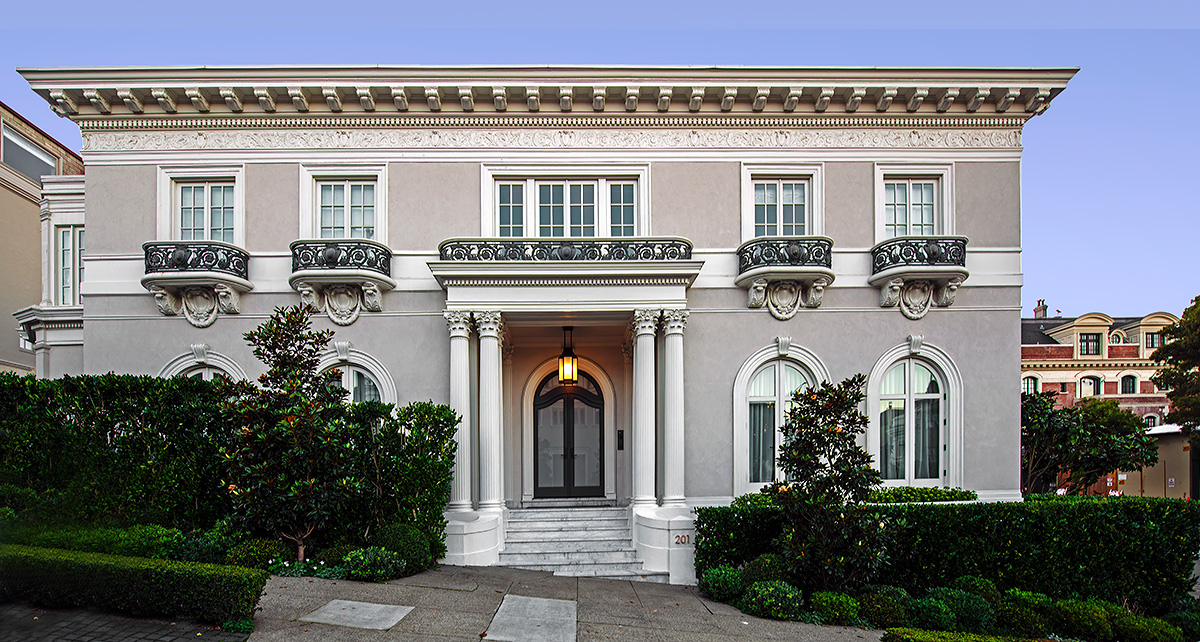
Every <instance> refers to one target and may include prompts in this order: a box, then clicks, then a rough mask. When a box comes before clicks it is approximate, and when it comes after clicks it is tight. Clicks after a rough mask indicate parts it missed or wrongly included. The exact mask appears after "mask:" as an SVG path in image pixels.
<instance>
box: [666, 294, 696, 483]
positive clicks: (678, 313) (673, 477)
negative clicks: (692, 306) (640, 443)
mask: <svg viewBox="0 0 1200 642" xmlns="http://www.w3.org/2000/svg"><path fill="white" fill-rule="evenodd" d="M688 314H690V313H689V312H688V311H687V310H663V333H664V334H665V335H666V336H665V339H664V346H663V360H664V361H665V363H664V364H663V370H664V373H663V382H664V386H663V388H664V390H663V397H664V399H663V418H664V423H665V425H664V429H665V430H664V433H665V434H664V436H663V448H666V453H664V461H663V469H664V470H663V506H683V505H684V496H683V464H684V457H683V454H684V452H683V436H684V423H683V329H684V327H686V326H687V320H688Z"/></svg>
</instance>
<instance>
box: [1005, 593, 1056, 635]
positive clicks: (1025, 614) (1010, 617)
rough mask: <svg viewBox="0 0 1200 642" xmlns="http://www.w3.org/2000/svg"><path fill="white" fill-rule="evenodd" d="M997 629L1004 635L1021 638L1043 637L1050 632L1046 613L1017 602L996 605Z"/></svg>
mask: <svg viewBox="0 0 1200 642" xmlns="http://www.w3.org/2000/svg"><path fill="white" fill-rule="evenodd" d="M996 630H997V631H999V632H1000V633H1002V634H1004V635H1013V636H1016V637H1021V638H1043V637H1046V634H1047V633H1049V632H1050V624H1049V621H1048V620H1047V619H1046V616H1045V615H1042V614H1041V613H1039V612H1038V611H1036V610H1034V609H1031V608H1029V607H1027V606H1023V605H1021V604H1018V603H1016V602H1001V603H1000V604H998V605H997V606H996Z"/></svg>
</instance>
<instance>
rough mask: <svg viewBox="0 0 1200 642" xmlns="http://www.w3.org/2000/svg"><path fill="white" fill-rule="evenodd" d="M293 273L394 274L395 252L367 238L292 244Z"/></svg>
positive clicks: (301, 241)
mask: <svg viewBox="0 0 1200 642" xmlns="http://www.w3.org/2000/svg"><path fill="white" fill-rule="evenodd" d="M291 248H292V272H300V271H302V270H370V271H372V272H376V273H378V274H382V275H383V276H389V277H390V276H391V275H392V250H391V248H389V247H388V246H386V245H384V244H383V243H379V242H377V241H371V240H367V239H320V240H300V241H293V242H292V244H291Z"/></svg>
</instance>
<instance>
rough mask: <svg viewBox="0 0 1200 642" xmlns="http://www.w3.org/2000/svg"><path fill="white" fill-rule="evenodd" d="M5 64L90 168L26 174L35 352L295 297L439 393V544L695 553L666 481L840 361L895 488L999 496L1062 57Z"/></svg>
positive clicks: (389, 377)
mask: <svg viewBox="0 0 1200 642" xmlns="http://www.w3.org/2000/svg"><path fill="white" fill-rule="evenodd" d="M20 71H21V73H22V74H23V75H24V77H25V78H26V79H27V80H28V81H29V83H30V85H31V86H32V88H33V89H34V90H35V91H36V92H37V93H39V94H40V95H42V96H43V97H44V98H45V99H46V101H47V102H48V103H49V104H50V105H51V106H52V107H53V108H54V109H55V110H56V111H58V112H59V113H60V114H61V115H63V116H66V117H69V118H71V119H72V120H73V121H75V122H76V123H77V124H78V125H79V127H80V128H81V130H82V134H83V158H84V161H85V164H86V167H87V173H86V177H56V178H52V179H47V181H46V183H45V186H44V192H43V201H42V208H43V214H44V217H43V218H44V224H43V228H42V241H43V247H42V252H43V261H42V265H43V297H42V302H41V303H40V304H39V305H36V306H33V307H29V308H26V309H24V310H22V311H20V312H19V313H18V314H17V318H18V321H19V322H20V324H21V326H22V328H23V331H24V332H25V333H26V335H27V336H28V337H29V338H30V340H31V341H32V343H33V346H34V350H35V357H36V367H37V373H38V376H42V377H57V376H61V375H64V374H77V373H102V372H108V371H116V372H128V373H141V374H150V375H160V376H175V375H188V376H212V375H213V374H215V373H223V374H225V375H228V376H231V377H245V378H254V377H257V376H258V375H259V374H260V373H261V371H262V368H261V365H260V364H259V363H258V362H257V361H255V359H254V358H253V356H252V355H251V352H250V349H249V347H248V346H247V345H246V344H245V342H244V340H243V339H242V335H243V333H245V332H246V331H248V330H250V329H251V328H253V327H255V326H256V325H258V324H260V323H262V322H263V320H264V319H266V318H267V317H268V316H269V315H270V314H271V312H272V310H273V309H275V308H276V307H279V306H286V305H293V304H297V303H300V302H306V303H309V304H310V305H312V306H313V308H314V309H315V310H316V311H317V313H316V316H314V322H315V324H316V325H317V326H318V327H321V328H328V329H333V330H335V331H336V334H335V336H334V340H333V343H332V347H331V349H330V351H329V352H328V354H326V355H325V356H324V358H323V361H322V367H328V368H333V367H336V368H338V369H339V370H340V371H341V372H342V373H343V381H344V385H345V387H346V388H347V389H350V390H351V391H352V394H353V397H354V398H355V399H380V400H382V401H385V402H393V403H407V402H410V401H418V400H426V399H433V400H434V401H438V402H444V403H449V404H450V405H451V406H452V407H453V408H454V409H455V410H457V411H458V412H459V413H460V414H461V415H462V417H463V423H462V424H461V426H460V429H459V433H458V442H459V451H458V452H459V454H458V459H457V463H456V467H455V479H454V485H453V491H452V496H451V498H450V504H449V508H448V512H447V518H448V520H449V527H448V529H447V546H448V549H449V553H448V554H447V557H446V558H445V560H444V561H446V562H448V563H455V564H481V565H489V564H497V563H513V564H519V565H523V566H533V567H552V566H553V567H554V568H557V569H558V570H560V571H562V572H569V571H570V570H571V568H575V569H576V570H578V569H579V567H581V566H583V564H582V562H584V561H588V560H591V561H592V562H595V561H596V560H598V559H601V556H600V555H598V554H592V553H598V551H584V553H585V554H583V555H582V556H581V557H575V558H570V557H565V558H562V559H560V560H559V562H562V560H574V562H571V563H570V564H569V563H566V562H562V563H560V564H558V566H554V564H555V563H556V562H555V561H553V560H548V561H545V564H544V565H543V564H539V563H537V562H538V560H536V559H529V558H528V557H520V558H518V557H516V556H517V555H518V554H517V553H516V551H526V550H531V549H530V545H531V542H530V540H531V537H517V536H516V535H517V534H519V533H522V532H525V531H532V530H536V529H534V528H533V527H532V526H531V525H530V524H531V522H530V520H532V519H533V517H531V515H533V516H537V515H541V516H543V517H545V516H549V515H558V514H559V513H561V514H563V515H565V514H568V513H571V511H575V513H574V514H575V515H577V516H578V515H584V516H586V513H584V512H583V511H587V510H596V511H599V512H597V513H596V515H597V516H600V515H603V516H604V519H610V518H611V516H612V515H613V514H614V511H615V514H619V515H622V516H623V519H625V520H626V522H625V527H624V530H622V529H621V528H618V527H613V529H612V530H613V532H614V533H617V534H616V535H614V536H613V537H614V538H615V539H616V540H623V541H619V542H616V543H614V550H615V549H616V548H620V549H622V550H625V549H628V550H626V552H627V553H628V560H629V561H631V562H632V563H634V564H636V567H637V569H636V570H637V571H639V572H643V573H647V574H658V575H659V576H660V578H661V579H664V580H670V581H672V582H677V583H678V582H691V581H694V576H693V575H692V573H693V571H692V548H691V547H692V539H693V536H694V531H693V528H692V520H693V518H694V514H693V513H692V509H693V508H694V507H696V506H705V505H719V504H727V503H728V502H730V501H731V500H732V498H733V497H735V496H737V495H740V494H743V493H747V492H753V491H755V490H757V489H759V488H761V487H762V486H763V485H765V484H766V483H768V482H770V481H771V480H773V479H774V478H776V476H777V475H778V472H777V470H776V460H775V452H776V449H777V447H778V444H779V434H778V428H779V426H780V424H781V423H782V422H783V419H784V413H785V410H786V408H787V405H788V399H789V397H790V395H791V393H792V392H793V391H795V390H797V389H802V388H804V387H807V386H813V385H817V384H818V383H820V382H822V381H831V382H837V381H840V380H842V379H844V378H846V377H849V376H852V375H854V374H856V373H866V374H867V375H868V379H867V390H866V393H867V401H866V407H865V408H864V410H865V411H866V412H867V415H868V416H869V418H870V428H869V431H868V433H867V436H866V439H865V446H866V447H867V448H868V449H869V450H870V452H871V453H872V455H873V456H874V459H875V461H876V462H878V465H879V466H880V470H881V472H882V473H883V477H884V478H885V480H886V481H885V483H887V484H892V485H918V486H922V485H923V486H952V487H964V488H969V489H973V490H975V491H977V492H978V494H979V496H980V498H981V499H984V500H996V501H999V500H1019V498H1020V492H1019V488H1020V427H1019V424H1020V404H1019V393H1020V390H1019V389H1018V386H1017V383H1016V382H1017V381H1019V379H1020V377H1019V376H1018V373H1019V372H1020V368H1021V361H1020V355H1019V353H1018V350H1017V347H1016V346H1017V345H1018V344H1019V343H1020V338H1019V336H1020V327H1021V323H1020V306H1021V261H1020V255H1021V151H1022V147H1021V130H1022V127H1023V125H1024V124H1025V122H1026V121H1027V120H1029V119H1030V118H1032V117H1034V116H1036V115H1038V114H1040V113H1041V112H1043V111H1044V110H1045V109H1046V108H1047V106H1048V105H1049V104H1050V102H1051V101H1052V100H1053V99H1054V98H1055V96H1057V95H1058V93H1060V92H1061V91H1062V90H1063V89H1064V88H1065V86H1066V83H1067V82H1068V80H1069V79H1070V78H1071V76H1072V75H1073V74H1074V73H1075V70H1074V69H928V68H911V69H886V68H789V67H764V68H719V67H716V68H714V67H478V68H477V67H381V66H369V67H327V68H326V67H202V68H121V69H106V68H96V69H87V68H81V69H23V70H20ZM74 226H85V227H86V228H87V230H88V247H87V255H86V257H85V258H84V264H85V265H86V275H87V276H86V281H84V282H83V283H79V284H76V286H77V288H78V291H79V292H80V293H81V294H82V296H81V297H79V299H78V300H74V299H68V298H65V297H64V295H62V294H61V292H66V291H68V290H66V289H61V288H59V287H57V286H55V287H51V285H50V284H56V283H59V280H60V279H68V278H71V277H70V275H72V274H79V273H81V272H82V270H78V271H72V272H69V273H68V276H66V277H63V276H62V272H61V270H62V269H63V267H62V266H60V265H59V256H60V250H61V248H59V247H58V245H57V239H58V238H59V237H58V234H57V231H58V230H59V229H60V228H71V229H74ZM60 290H61V292H60ZM568 354H573V355H574V356H575V357H576V361H575V364H576V366H575V367H576V368H577V372H576V373H574V374H575V376H574V377H572V376H571V374H572V373H571V372H566V373H564V372H563V366H562V365H561V364H562V362H563V361H564V356H565V355H568ZM568 370H569V368H568ZM536 509H545V510H544V511H543V512H541V513H537V512H536ZM554 511H558V513H555V512H554ZM604 511H608V512H604ZM598 518H599V517H598ZM584 524H585V525H584V526H583V528H584V529H587V528H588V527H587V526H586V522H584ZM549 530H553V529H549ZM560 530H561V529H560ZM600 530H602V529H600V528H599V527H597V529H596V530H594V531H592V534H593V535H596V534H597V533H599V531H600ZM554 550H562V547H559V548H558V549H554ZM531 554H532V553H528V554H527V553H521V555H531ZM571 564H574V566H573V567H572V566H571ZM606 569H607V570H606ZM616 570H620V569H616V568H615V567H613V568H608V567H604V566H603V565H602V563H599V562H598V563H596V564H594V565H593V566H592V567H591V569H590V571H587V572H589V573H590V574H593V575H597V576H605V575H606V573H607V574H609V575H611V574H612V573H614V572H616ZM584 573H585V572H584V571H580V574H584Z"/></svg>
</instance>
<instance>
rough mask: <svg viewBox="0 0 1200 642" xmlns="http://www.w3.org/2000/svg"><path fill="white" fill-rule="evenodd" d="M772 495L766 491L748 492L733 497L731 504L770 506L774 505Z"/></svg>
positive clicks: (748, 506)
mask: <svg viewBox="0 0 1200 642" xmlns="http://www.w3.org/2000/svg"><path fill="white" fill-rule="evenodd" d="M774 505H775V502H773V501H771V496H770V495H768V494H766V493H746V494H745V495H738V496H737V497H734V498H733V503H732V504H730V506H732V507H733V508H769V507H771V506H774Z"/></svg>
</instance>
